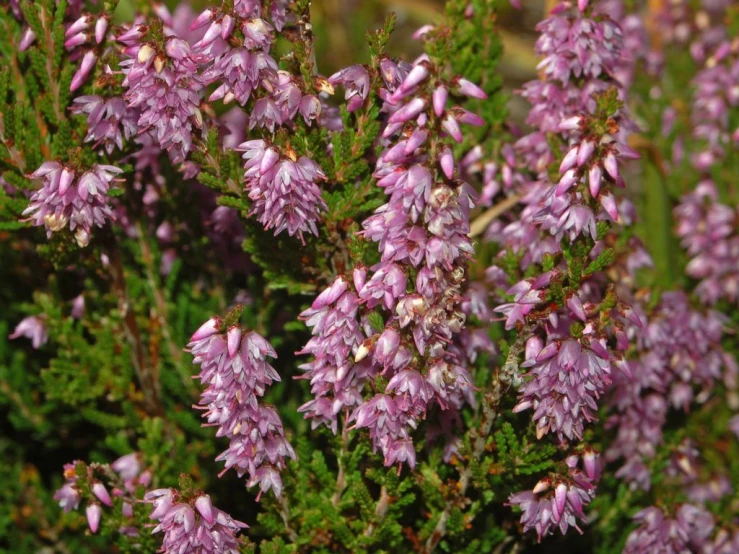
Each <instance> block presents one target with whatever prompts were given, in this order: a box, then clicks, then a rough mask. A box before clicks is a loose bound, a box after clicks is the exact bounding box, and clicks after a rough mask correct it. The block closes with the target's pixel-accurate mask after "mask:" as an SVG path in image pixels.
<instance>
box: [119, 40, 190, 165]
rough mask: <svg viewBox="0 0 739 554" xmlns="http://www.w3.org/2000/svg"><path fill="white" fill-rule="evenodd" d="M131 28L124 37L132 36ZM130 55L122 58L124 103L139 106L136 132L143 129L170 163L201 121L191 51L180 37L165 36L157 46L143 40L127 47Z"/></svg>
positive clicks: (182, 152) (183, 150)
mask: <svg viewBox="0 0 739 554" xmlns="http://www.w3.org/2000/svg"><path fill="white" fill-rule="evenodd" d="M137 33H138V34H140V33H141V30H139V29H137V28H134V29H133V30H131V31H129V32H128V33H126V37H119V38H118V40H120V41H126V39H127V37H128V36H136V35H137ZM126 53H127V54H128V55H129V56H131V58H130V59H128V60H125V61H123V62H121V65H122V67H123V68H124V72H125V74H126V77H125V79H124V80H123V87H124V88H125V89H126V93H125V94H124V99H125V100H126V104H127V105H128V107H129V108H132V109H138V110H139V116H138V120H137V121H136V125H137V127H138V129H139V131H138V132H139V133H143V132H147V133H148V134H150V136H151V137H152V138H153V139H154V140H155V141H156V142H157V143H158V144H159V146H160V148H161V149H162V150H167V151H168V152H169V155H170V158H171V159H172V161H173V162H175V163H178V162H182V161H184V160H185V158H186V156H187V154H188V153H189V151H190V149H191V148H192V141H193V133H194V132H195V130H196V129H199V128H201V127H202V125H203V115H202V113H201V111H200V91H201V89H202V88H203V86H204V83H203V80H202V78H201V77H200V76H199V74H198V66H197V61H196V58H195V54H194V53H193V52H192V49H191V47H190V45H189V44H188V43H187V42H186V41H184V40H182V39H179V38H176V37H172V38H169V39H167V40H166V43H165V44H164V45H163V47H162V48H161V49H158V48H157V47H156V45H154V44H149V43H148V42H143V43H140V42H138V41H134V44H132V45H130V46H128V47H127V48H126Z"/></svg>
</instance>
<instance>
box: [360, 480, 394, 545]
mask: <svg viewBox="0 0 739 554" xmlns="http://www.w3.org/2000/svg"><path fill="white" fill-rule="evenodd" d="M388 508H390V495H389V494H388V493H387V488H385V486H384V485H383V486H382V488H381V489H380V499H379V500H378V501H377V507H376V508H375V518H376V520H377V521H376V522H372V523H370V524H369V525H368V526H367V529H365V530H364V536H365V537H371V536H372V533H374V532H375V529H377V524H378V523H380V522H381V521H382V520H383V519H385V515H386V514H387V510H388Z"/></svg>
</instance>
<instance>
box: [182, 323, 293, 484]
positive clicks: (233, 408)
mask: <svg viewBox="0 0 739 554" xmlns="http://www.w3.org/2000/svg"><path fill="white" fill-rule="evenodd" d="M188 349H189V351H190V352H191V353H192V355H193V357H194V360H193V362H194V363H195V364H196V365H199V366H200V373H199V375H198V378H199V379H200V382H201V383H202V384H203V385H206V386H207V388H206V389H205V390H204V391H203V393H202V395H201V397H200V404H199V405H198V408H199V409H202V410H204V413H203V417H204V418H205V419H206V421H207V423H205V424H204V425H205V426H208V427H217V428H218V431H217V432H216V436H218V437H224V436H225V437H228V439H229V446H228V449H227V450H225V451H224V452H222V453H221V454H220V456H218V458H217V460H219V461H224V462H225V464H226V469H225V470H224V472H225V471H226V470H228V469H230V468H234V469H235V470H236V472H237V473H238V475H239V477H242V476H243V475H245V474H248V477H249V480H248V482H247V486H248V487H252V486H254V485H257V486H258V487H259V496H261V494H262V493H264V492H267V491H268V490H270V489H272V490H273V491H274V493H275V495H276V496H280V493H281V491H282V479H281V477H280V471H281V470H282V469H284V468H285V463H286V459H287V458H295V452H294V451H293V449H292V447H291V446H290V444H289V443H288V442H287V440H286V439H285V433H284V430H283V427H282V421H281V420H280V417H279V415H278V414H277V411H276V410H275V409H274V408H273V407H272V406H266V405H263V404H260V403H259V399H260V397H262V396H263V395H264V393H265V390H266V388H267V387H268V386H269V385H270V384H271V383H273V382H275V381H279V380H280V376H279V375H278V374H277V372H276V371H275V369H274V368H273V367H272V366H271V365H269V363H268V362H267V357H273V358H274V357H276V356H277V354H276V353H275V351H274V349H273V348H272V347H271V346H270V344H269V343H268V342H267V341H266V340H264V338H262V337H261V336H260V335H258V334H257V333H255V332H254V331H245V330H243V329H241V328H240V327H238V326H236V325H231V326H229V327H228V328H227V329H226V328H224V324H223V321H222V320H221V319H219V318H215V317H214V318H211V319H209V320H208V321H206V322H205V323H204V324H203V325H202V326H201V327H200V328H199V329H198V330H197V331H196V332H195V334H193V336H192V338H191V339H190V343H189V344H188Z"/></svg>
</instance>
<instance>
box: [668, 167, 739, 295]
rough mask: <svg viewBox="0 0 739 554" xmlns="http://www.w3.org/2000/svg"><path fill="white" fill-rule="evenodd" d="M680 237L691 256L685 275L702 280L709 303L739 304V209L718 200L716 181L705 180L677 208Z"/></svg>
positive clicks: (702, 290) (700, 285) (701, 287)
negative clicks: (722, 301) (723, 300)
mask: <svg viewBox="0 0 739 554" xmlns="http://www.w3.org/2000/svg"><path fill="white" fill-rule="evenodd" d="M675 216H676V220H677V235H678V236H679V237H680V238H681V239H682V240H681V244H682V246H683V247H684V248H685V250H686V251H687V253H688V255H689V256H691V259H690V261H689V262H688V266H687V267H686V268H685V272H686V273H687V274H688V275H689V276H690V277H692V278H694V279H698V280H699V283H698V286H697V287H696V293H697V294H698V296H699V297H700V298H701V300H702V301H703V302H704V303H706V304H710V305H713V304H716V303H717V302H718V301H719V300H721V299H722V298H725V299H727V300H728V301H729V302H732V303H736V302H739V232H737V229H739V209H738V208H736V207H733V208H732V207H731V206H728V205H726V204H724V203H722V202H720V201H719V199H718V191H717V190H716V186H715V184H714V183H713V182H712V181H702V182H701V183H699V184H698V186H697V187H696V189H695V191H694V192H691V193H690V194H687V195H685V196H683V198H682V199H681V203H680V205H679V206H678V207H677V208H675Z"/></svg>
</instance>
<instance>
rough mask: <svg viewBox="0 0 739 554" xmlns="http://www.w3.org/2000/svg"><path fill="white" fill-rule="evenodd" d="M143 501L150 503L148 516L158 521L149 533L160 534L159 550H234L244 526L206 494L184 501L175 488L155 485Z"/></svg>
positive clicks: (217, 553) (171, 553) (214, 553)
mask: <svg viewBox="0 0 739 554" xmlns="http://www.w3.org/2000/svg"><path fill="white" fill-rule="evenodd" d="M144 501H145V502H148V503H150V504H151V505H152V506H153V509H152V512H151V515H150V516H149V517H150V518H151V519H153V520H155V521H157V522H158V525H157V526H156V527H155V528H154V530H153V531H152V534H156V533H163V534H164V538H163V539H162V548H161V552H163V553H165V554H175V553H177V554H180V553H184V552H202V553H203V554H238V552H239V541H238V539H237V538H236V535H237V534H238V533H239V532H240V531H241V529H245V528H246V527H248V526H247V525H246V524H245V523H242V522H240V521H236V520H235V519H233V518H232V517H231V516H229V515H228V514H227V513H226V512H223V511H221V510H219V509H218V508H216V507H215V506H213V504H212V502H211V500H210V496H208V495H207V494H199V495H197V496H195V497H194V498H192V499H190V500H187V501H185V499H183V498H182V497H181V495H180V493H179V492H178V491H177V490H175V489H157V490H153V491H151V492H148V493H146V495H145V496H144Z"/></svg>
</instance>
